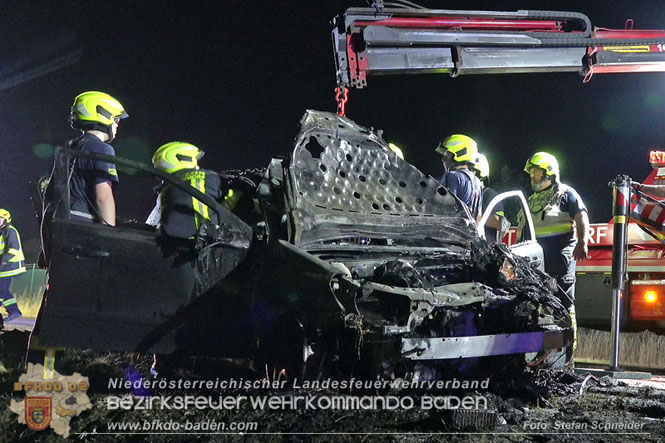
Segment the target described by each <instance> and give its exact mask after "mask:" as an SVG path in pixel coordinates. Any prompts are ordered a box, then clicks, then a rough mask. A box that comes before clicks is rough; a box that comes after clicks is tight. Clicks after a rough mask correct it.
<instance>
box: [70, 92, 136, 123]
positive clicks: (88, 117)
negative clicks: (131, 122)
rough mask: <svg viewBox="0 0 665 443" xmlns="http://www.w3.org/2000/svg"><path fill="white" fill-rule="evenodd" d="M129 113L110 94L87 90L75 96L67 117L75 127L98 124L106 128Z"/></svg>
mask: <svg viewBox="0 0 665 443" xmlns="http://www.w3.org/2000/svg"><path fill="white" fill-rule="evenodd" d="M127 117H129V115H128V114H127V112H126V111H125V108H123V107H122V105H121V104H120V102H119V101H118V100H116V99H114V98H113V97H111V96H110V95H108V94H106V93H104V92H99V91H87V92H83V93H81V94H79V95H77V96H76V98H75V99H74V104H73V105H72V110H71V114H70V116H69V119H70V121H71V123H72V126H73V127H75V128H79V129H80V128H85V127H90V126H93V127H94V126H99V125H101V126H102V127H101V128H93V129H101V130H106V129H107V128H109V127H110V126H111V125H112V124H113V123H114V122H117V120H120V119H123V118H127Z"/></svg>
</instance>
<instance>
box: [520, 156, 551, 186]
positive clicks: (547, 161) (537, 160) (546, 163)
mask: <svg viewBox="0 0 665 443" xmlns="http://www.w3.org/2000/svg"><path fill="white" fill-rule="evenodd" d="M534 166H538V167H539V168H543V169H544V170H545V175H548V176H554V178H555V180H556V179H558V177H559V162H557V161H556V157H554V156H553V155H552V154H548V153H547V152H536V153H535V154H533V155H532V156H531V157H529V159H528V160H527V161H526V165H524V172H527V173H528V172H529V169H531V168H533V167H534Z"/></svg>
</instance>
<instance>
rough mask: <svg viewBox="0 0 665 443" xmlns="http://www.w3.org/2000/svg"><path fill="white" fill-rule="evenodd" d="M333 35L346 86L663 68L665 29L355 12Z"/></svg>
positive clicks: (568, 15) (540, 16)
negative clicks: (413, 78) (392, 79)
mask: <svg viewBox="0 0 665 443" xmlns="http://www.w3.org/2000/svg"><path fill="white" fill-rule="evenodd" d="M628 23H629V24H630V25H631V26H632V21H629V22H627V24H628ZM332 37H333V47H334V51H335V63H336V67H337V82H338V84H339V86H340V87H355V88H363V87H364V86H366V85H367V76H368V75H374V74H420V73H448V74H450V75H452V76H457V75H461V74H484V73H494V74H496V73H522V72H556V71H572V72H579V73H580V74H583V75H586V76H587V79H588V78H590V75H591V74H593V73H610V72H655V71H665V30H633V29H632V28H631V29H622V30H610V29H603V28H593V27H592V26H591V22H590V21H589V19H588V18H587V16H585V15H584V14H580V13H577V12H557V11H523V10H520V11H516V12H498V11H455V10H434V9H425V8H421V9H417V8H411V9H407V8H399V9H389V8H380V7H377V8H350V9H348V10H347V11H346V12H345V13H344V14H343V15H342V16H339V17H337V18H336V20H335V28H334V29H333V33H332Z"/></svg>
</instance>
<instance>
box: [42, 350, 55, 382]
mask: <svg viewBox="0 0 665 443" xmlns="http://www.w3.org/2000/svg"><path fill="white" fill-rule="evenodd" d="M50 378H55V349H47V350H46V351H45V352H44V380H48V379H50Z"/></svg>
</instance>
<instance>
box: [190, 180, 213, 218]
mask: <svg viewBox="0 0 665 443" xmlns="http://www.w3.org/2000/svg"><path fill="white" fill-rule="evenodd" d="M190 184H191V185H192V187H193V188H195V189H197V190H199V191H201V193H203V194H205V192H206V181H205V175H204V176H203V178H199V177H197V178H192V180H191V182H190ZM192 205H193V207H194V211H196V214H195V216H194V222H195V223H196V229H197V230H198V229H199V228H200V227H201V223H202V222H203V220H210V212H209V211H208V207H207V206H206V205H204V204H203V203H202V202H201V201H199V200H197V199H196V198H195V197H192Z"/></svg>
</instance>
